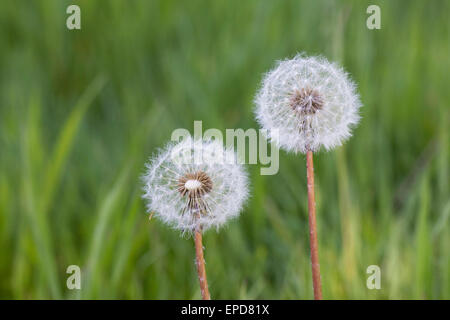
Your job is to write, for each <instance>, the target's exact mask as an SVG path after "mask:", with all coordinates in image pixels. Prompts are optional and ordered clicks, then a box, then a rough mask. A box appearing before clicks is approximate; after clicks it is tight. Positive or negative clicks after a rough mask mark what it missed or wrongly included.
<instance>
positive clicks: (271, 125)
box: [255, 54, 361, 153]
mask: <svg viewBox="0 0 450 320" xmlns="http://www.w3.org/2000/svg"><path fill="white" fill-rule="evenodd" d="M296 95H297V96H296ZM312 102H316V105H317V106H318V107H317V108H311V103H312ZM255 103H256V110H255V113H256V117H257V120H258V122H259V123H260V125H261V126H262V127H263V128H264V129H267V130H268V135H269V137H268V138H270V139H271V140H273V141H274V142H275V143H276V144H277V145H278V147H280V148H283V149H285V150H287V151H293V152H302V153H306V152H307V151H308V150H312V151H318V150H319V149H320V148H321V147H324V148H325V149H326V150H329V149H332V148H334V147H336V146H340V145H341V144H342V143H343V142H344V141H345V140H347V139H348V138H349V137H350V136H351V129H352V127H353V126H354V125H356V124H357V123H358V121H359V118H360V117H359V115H358V110H359V108H360V107H361V102H360V100H359V96H358V94H357V93H356V86H355V84H354V83H353V81H352V80H351V79H350V77H349V76H348V74H347V73H346V72H345V71H344V70H343V69H342V68H341V67H339V66H338V65H337V64H335V63H330V62H329V61H327V60H326V59H325V58H322V57H307V56H305V55H303V54H298V55H297V56H295V57H294V58H293V59H291V60H284V61H279V62H278V64H277V65H276V67H275V68H274V69H273V70H271V71H269V72H268V73H267V74H266V75H265V77H264V80H263V82H262V86H261V88H260V90H259V92H258V94H257V96H256V98H255ZM296 103H297V105H296ZM298 105H302V106H303V111H302V110H299V109H300V108H299V107H298ZM271 130H273V131H271ZM271 132H277V134H271Z"/></svg>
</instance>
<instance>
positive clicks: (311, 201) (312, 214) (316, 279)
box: [306, 151, 322, 300]
mask: <svg viewBox="0 0 450 320" xmlns="http://www.w3.org/2000/svg"><path fill="white" fill-rule="evenodd" d="M306 173H307V180H308V216H309V245H310V248H311V268H312V278H313V288H314V299H315V300H322V285H321V283H320V265H319V246H318V242H317V230H316V200H315V196H314V165H313V153H312V151H308V152H307V153H306Z"/></svg>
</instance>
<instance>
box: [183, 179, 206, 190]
mask: <svg viewBox="0 0 450 320" xmlns="http://www.w3.org/2000/svg"><path fill="white" fill-rule="evenodd" d="M201 186H202V183H201V182H200V181H198V180H196V179H190V180H188V181H186V182H185V184H184V187H185V188H186V189H187V190H195V189H198V188H200V187H201Z"/></svg>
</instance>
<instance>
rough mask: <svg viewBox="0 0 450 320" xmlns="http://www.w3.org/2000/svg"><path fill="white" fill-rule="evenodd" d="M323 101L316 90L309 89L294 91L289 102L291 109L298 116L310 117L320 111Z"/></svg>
mask: <svg viewBox="0 0 450 320" xmlns="http://www.w3.org/2000/svg"><path fill="white" fill-rule="evenodd" d="M323 103H324V101H323V99H322V97H321V96H320V94H319V92H318V91H317V90H313V89H310V88H305V89H300V90H297V91H295V92H294V93H293V94H292V96H291V99H290V101H289V105H290V106H291V108H292V109H293V110H294V111H295V112H296V113H297V114H299V115H310V114H314V113H316V112H317V110H320V109H322V107H323Z"/></svg>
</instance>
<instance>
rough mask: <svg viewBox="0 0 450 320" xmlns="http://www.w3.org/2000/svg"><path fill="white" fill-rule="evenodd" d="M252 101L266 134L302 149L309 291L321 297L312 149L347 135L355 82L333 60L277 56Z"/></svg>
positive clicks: (355, 106)
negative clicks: (273, 65) (306, 211)
mask: <svg viewBox="0 0 450 320" xmlns="http://www.w3.org/2000/svg"><path fill="white" fill-rule="evenodd" d="M255 104H256V109H255V114H256V118H257V120H258V122H259V124H260V125H261V126H262V128H263V129H266V130H267V132H268V138H269V139H271V140H272V141H273V142H274V143H275V144H276V145H278V147H280V148H281V149H284V150H286V151H288V152H294V153H303V154H306V165H307V180H308V181H307V182H308V215H309V229H310V247H311V264H312V274H313V287H314V297H315V299H321V298H322V291H321V279H320V267H319V257H318V245H317V232H316V217H315V199H314V169H313V153H314V152H317V151H319V150H321V149H324V150H331V149H333V148H334V147H337V146H340V145H342V143H343V142H344V141H345V140H347V139H348V138H350V136H351V130H352V128H353V127H354V126H355V125H356V124H357V123H358V121H359V115H358V110H359V108H360V107H361V102H360V100H359V96H358V94H357V93H356V86H355V84H354V82H353V81H352V80H351V79H350V77H349V75H348V74H347V73H346V72H345V71H344V70H343V69H342V68H341V67H339V66H338V65H337V64H335V63H331V62H329V61H327V60H326V59H325V58H322V57H307V56H305V55H303V54H299V55H297V56H295V57H294V58H293V59H290V60H284V61H280V62H278V64H277V65H276V66H275V68H274V69H273V70H271V71H269V72H268V73H267V74H266V75H265V77H264V79H263V81H262V85H261V88H260V90H259V92H258V93H257V95H256V98H255ZM271 133H276V134H271Z"/></svg>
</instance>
